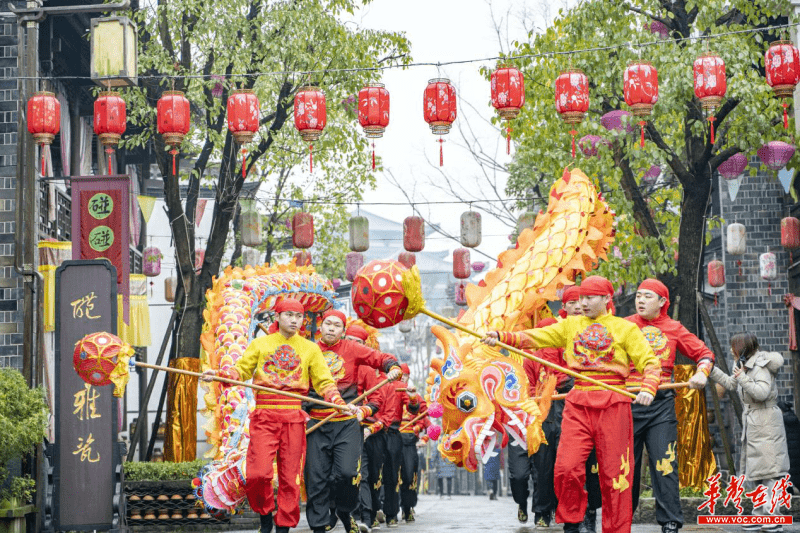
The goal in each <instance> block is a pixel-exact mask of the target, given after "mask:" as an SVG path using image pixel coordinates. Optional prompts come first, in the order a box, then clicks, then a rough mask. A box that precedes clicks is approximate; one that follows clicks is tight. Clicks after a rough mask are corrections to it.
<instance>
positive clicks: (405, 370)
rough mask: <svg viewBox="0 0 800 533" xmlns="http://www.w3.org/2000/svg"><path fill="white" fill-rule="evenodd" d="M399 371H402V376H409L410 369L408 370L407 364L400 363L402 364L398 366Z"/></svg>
mask: <svg viewBox="0 0 800 533" xmlns="http://www.w3.org/2000/svg"><path fill="white" fill-rule="evenodd" d="M400 370H402V371H403V374H405V375H407V376H408V375H409V374H411V369H410V368H408V365H407V364H405V363H402V364H401V365H400Z"/></svg>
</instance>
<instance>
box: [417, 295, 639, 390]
mask: <svg viewBox="0 0 800 533" xmlns="http://www.w3.org/2000/svg"><path fill="white" fill-rule="evenodd" d="M420 312H421V313H424V314H426V315H428V316H429V317H431V318H434V319H436V320H438V321H439V322H444V323H445V324H447V325H448V326H450V327H451V328H455V329H457V330H459V331H463V332H464V333H467V334H468V335H472V336H473V337H478V338H479V339H483V335H481V334H480V333H478V332H476V331H472V330H471V329H469V328H467V327H465V326H462V325H461V324H459V323H457V322H453V321H452V320H450V319H448V318H445V317H443V316H442V315H440V314H438V313H434V312H433V311H429V310H427V309H425V308H424V307H423V308H422V309H421V310H420ZM496 345H497V346H500V347H501V348H505V349H506V350H508V351H509V352H513V353H515V354H517V355H520V356H522V357H524V358H526V359H530V360H532V361H536V362H537V363H539V364H542V365H544V366H546V367H548V368H552V369H553V370H558V371H559V372H562V373H564V374H567V375H568V376H572V377H574V378H575V379H580V380H582V381H586V382H589V383H591V384H592V385H596V386H598V387H602V388H604V389H607V390H610V391H614V392H616V393H619V394H622V395H623V396H627V397H628V398H632V399H634V400H635V399H636V395H635V394H631V393H630V392H628V391H626V390H624V389H620V388H619V387H615V386H613V385H609V384H608V383H603V382H602V381H599V380H597V379H594V378H590V377H588V376H584V375H582V374H581V373H580V372H575V371H574V370H570V369H569V368H565V367H563V366H560V365H557V364H555V363H551V362H550V361H546V360H544V359H541V358H539V357H536V356H535V355H531V354H529V353H525V352H523V351H522V350H520V349H517V348H514V347H513V346H510V345H508V344H506V343H504V342H500V341H499V340H498V341H497V344H496Z"/></svg>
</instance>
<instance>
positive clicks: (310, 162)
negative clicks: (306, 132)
mask: <svg viewBox="0 0 800 533" xmlns="http://www.w3.org/2000/svg"><path fill="white" fill-rule="evenodd" d="M308 172H309V173H313V172H314V145H313V144H309V145H308Z"/></svg>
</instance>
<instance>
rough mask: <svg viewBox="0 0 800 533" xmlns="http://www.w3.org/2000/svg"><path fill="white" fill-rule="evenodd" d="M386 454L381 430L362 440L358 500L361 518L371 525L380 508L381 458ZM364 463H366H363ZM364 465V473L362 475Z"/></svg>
mask: <svg viewBox="0 0 800 533" xmlns="http://www.w3.org/2000/svg"><path fill="white" fill-rule="evenodd" d="M385 455H386V440H385V439H384V438H383V431H381V432H378V433H375V434H373V435H371V436H370V437H369V438H367V440H365V441H364V453H363V454H362V464H361V472H362V474H361V487H360V488H359V501H360V504H361V509H360V511H361V520H363V521H364V522H365V523H366V524H368V525H371V524H372V523H373V522H374V521H375V516H376V515H377V513H378V509H380V508H381V501H380V490H381V483H382V481H383V480H382V479H381V471H382V470H383V458H384V456H385ZM365 463H366V465H365ZM365 467H366V475H364V471H365Z"/></svg>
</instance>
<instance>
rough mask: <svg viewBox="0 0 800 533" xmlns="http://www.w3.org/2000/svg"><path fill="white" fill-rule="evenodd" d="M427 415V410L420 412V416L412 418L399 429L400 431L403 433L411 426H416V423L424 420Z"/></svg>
mask: <svg viewBox="0 0 800 533" xmlns="http://www.w3.org/2000/svg"><path fill="white" fill-rule="evenodd" d="M427 414H428V410H427V409H425V410H424V411H422V412H421V413H420V414H418V415H417V416H415V417H414V418H412V419H411V420H410V421H409V422H408V423H407V424H406V425H405V426H403V427H401V428H400V431H403V430H404V429H408V428H410V427H411V426H413V425H414V424H416V423H417V422H419V421H420V420H422V419H423V418H425V415H427Z"/></svg>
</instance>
